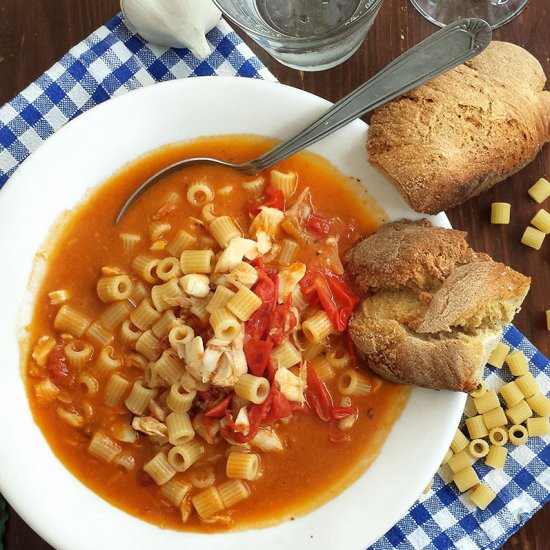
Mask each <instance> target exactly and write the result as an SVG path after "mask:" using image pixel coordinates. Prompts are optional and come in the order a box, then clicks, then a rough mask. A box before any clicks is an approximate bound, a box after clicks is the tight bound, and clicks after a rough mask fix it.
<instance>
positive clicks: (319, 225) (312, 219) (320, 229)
mask: <svg viewBox="0 0 550 550" xmlns="http://www.w3.org/2000/svg"><path fill="white" fill-rule="evenodd" d="M306 228H307V229H309V230H310V231H311V232H312V233H314V234H315V235H318V236H319V237H326V236H327V235H328V234H329V233H330V224H329V221H328V220H327V219H326V218H324V217H323V216H319V214H311V215H310V216H309V218H308V219H307V221H306Z"/></svg>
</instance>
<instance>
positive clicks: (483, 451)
mask: <svg viewBox="0 0 550 550" xmlns="http://www.w3.org/2000/svg"><path fill="white" fill-rule="evenodd" d="M468 450H469V451H470V454H471V455H472V456H473V457H474V458H483V457H484V456H487V453H488V452H489V443H487V441H485V440H484V439H474V440H473V441H470V445H469V447H468Z"/></svg>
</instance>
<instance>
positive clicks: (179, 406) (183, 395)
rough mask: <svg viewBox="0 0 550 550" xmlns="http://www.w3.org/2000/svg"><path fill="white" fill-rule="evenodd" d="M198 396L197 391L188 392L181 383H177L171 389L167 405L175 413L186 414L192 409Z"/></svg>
mask: <svg viewBox="0 0 550 550" xmlns="http://www.w3.org/2000/svg"><path fill="white" fill-rule="evenodd" d="M196 395H197V392H196V390H191V391H187V390H186V389H185V388H184V387H183V385H182V384H181V382H176V383H175V384H172V386H171V387H170V391H169V393H168V396H167V398H166V404H167V405H168V407H169V408H170V410H172V411H173V412H177V413H184V412H187V411H188V410H189V409H190V408H191V405H192V404H193V399H195V396H196Z"/></svg>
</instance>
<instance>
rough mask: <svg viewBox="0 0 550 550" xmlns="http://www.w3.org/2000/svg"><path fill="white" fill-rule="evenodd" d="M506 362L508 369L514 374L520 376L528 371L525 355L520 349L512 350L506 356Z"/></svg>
mask: <svg viewBox="0 0 550 550" xmlns="http://www.w3.org/2000/svg"><path fill="white" fill-rule="evenodd" d="M506 363H508V366H509V367H510V371H511V372H512V374H513V375H514V376H521V375H523V374H527V373H528V372H529V364H528V363H527V357H525V355H524V354H523V352H522V351H519V350H518V351H514V352H512V353H511V354H510V355H508V357H506Z"/></svg>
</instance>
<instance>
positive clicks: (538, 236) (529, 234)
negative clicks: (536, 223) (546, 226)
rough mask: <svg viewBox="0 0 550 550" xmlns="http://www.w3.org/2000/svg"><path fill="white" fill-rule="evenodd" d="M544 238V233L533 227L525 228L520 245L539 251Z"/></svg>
mask: <svg viewBox="0 0 550 550" xmlns="http://www.w3.org/2000/svg"><path fill="white" fill-rule="evenodd" d="M545 236H546V235H545V233H543V232H542V231H539V230H538V229H535V228H534V227H526V228H525V231H524V232H523V235H522V237H521V243H522V244H524V245H526V246H529V247H531V248H534V249H535V250H540V247H541V246H542V243H543V241H544V237H545Z"/></svg>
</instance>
